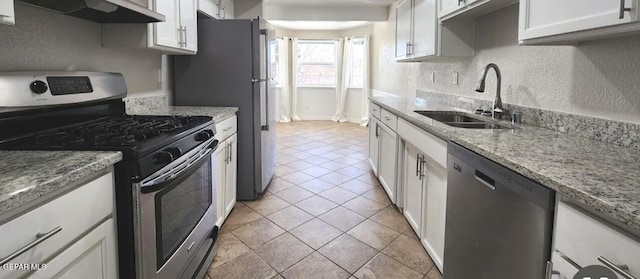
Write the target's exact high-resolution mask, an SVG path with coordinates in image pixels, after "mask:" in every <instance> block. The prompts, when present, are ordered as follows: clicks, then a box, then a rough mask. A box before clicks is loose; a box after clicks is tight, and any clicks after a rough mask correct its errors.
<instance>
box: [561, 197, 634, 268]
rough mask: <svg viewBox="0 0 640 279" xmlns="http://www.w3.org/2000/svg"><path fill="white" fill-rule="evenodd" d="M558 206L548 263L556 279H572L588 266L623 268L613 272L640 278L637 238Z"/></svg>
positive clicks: (579, 211)
mask: <svg viewBox="0 0 640 279" xmlns="http://www.w3.org/2000/svg"><path fill="white" fill-rule="evenodd" d="M574 204H575V203H567V202H565V201H560V202H558V203H557V209H556V218H555V224H554V234H553V249H552V250H553V253H552V258H551V261H552V263H553V265H552V266H553V271H554V273H555V278H573V276H574V275H575V273H576V272H577V271H578V270H580V269H581V268H582V267H586V266H589V265H601V266H609V268H610V269H612V270H614V268H612V267H611V266H615V265H617V266H626V268H625V269H623V270H621V271H616V273H617V274H616V275H617V276H618V278H632V277H625V276H623V275H622V273H623V272H624V273H627V274H629V275H631V276H635V278H640V261H638V256H639V255H640V238H639V237H638V236H637V234H638V233H637V232H636V233H635V235H634V234H632V233H629V232H627V231H624V230H623V229H621V228H619V227H618V226H616V225H614V224H611V223H609V222H608V221H604V219H602V218H600V217H599V216H596V215H594V214H592V213H591V212H588V211H586V210H584V209H582V208H579V207H577V206H575V205H574Z"/></svg>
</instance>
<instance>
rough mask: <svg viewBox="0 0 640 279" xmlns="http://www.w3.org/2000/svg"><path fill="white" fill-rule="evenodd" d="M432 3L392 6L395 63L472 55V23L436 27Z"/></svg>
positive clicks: (407, 1) (413, 0) (431, 0)
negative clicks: (394, 13)
mask: <svg viewBox="0 0 640 279" xmlns="http://www.w3.org/2000/svg"><path fill="white" fill-rule="evenodd" d="M436 6H437V5H436V0H405V1H403V2H400V3H398V5H397V6H396V52H395V54H396V60H397V61H421V60H425V59H428V58H430V57H435V56H471V55H473V20H459V21H455V22H451V23H447V24H442V25H441V24H440V20H439V19H438V13H437V12H438V11H437V8H436Z"/></svg>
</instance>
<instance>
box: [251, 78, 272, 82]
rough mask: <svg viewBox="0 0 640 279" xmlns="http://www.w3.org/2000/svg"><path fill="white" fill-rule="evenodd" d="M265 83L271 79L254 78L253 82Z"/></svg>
mask: <svg viewBox="0 0 640 279" xmlns="http://www.w3.org/2000/svg"><path fill="white" fill-rule="evenodd" d="M265 81H269V79H266V78H252V79H251V82H265Z"/></svg>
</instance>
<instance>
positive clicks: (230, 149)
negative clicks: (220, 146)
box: [227, 142, 233, 163]
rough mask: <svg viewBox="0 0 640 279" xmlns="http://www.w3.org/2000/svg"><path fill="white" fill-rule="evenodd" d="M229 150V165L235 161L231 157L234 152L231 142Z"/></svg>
mask: <svg viewBox="0 0 640 279" xmlns="http://www.w3.org/2000/svg"><path fill="white" fill-rule="evenodd" d="M227 150H228V151H229V163H231V162H232V161H233V158H232V156H231V152H232V151H233V144H232V143H231V142H230V143H229V148H228V149H227Z"/></svg>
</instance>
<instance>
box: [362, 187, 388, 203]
mask: <svg viewBox="0 0 640 279" xmlns="http://www.w3.org/2000/svg"><path fill="white" fill-rule="evenodd" d="M362 196H363V197H365V198H367V199H370V200H372V201H374V202H377V203H379V204H382V205H385V206H387V205H390V204H391V201H390V200H389V196H387V192H385V191H384V189H382V187H375V188H373V189H371V190H369V191H367V192H366V193H364V194H362Z"/></svg>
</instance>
